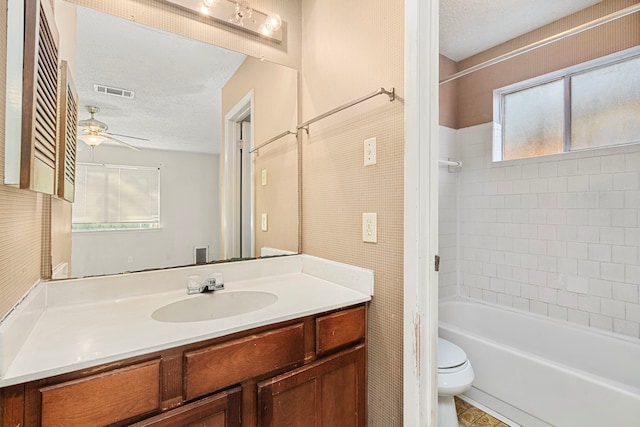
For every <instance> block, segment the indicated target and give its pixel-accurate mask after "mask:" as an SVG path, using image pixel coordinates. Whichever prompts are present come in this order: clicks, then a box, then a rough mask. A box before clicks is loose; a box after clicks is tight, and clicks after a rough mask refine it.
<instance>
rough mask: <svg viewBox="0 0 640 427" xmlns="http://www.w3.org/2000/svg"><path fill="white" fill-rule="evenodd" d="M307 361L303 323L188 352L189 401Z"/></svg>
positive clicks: (187, 380) (186, 394) (186, 376)
mask: <svg viewBox="0 0 640 427" xmlns="http://www.w3.org/2000/svg"><path fill="white" fill-rule="evenodd" d="M303 360H304V327H303V323H298V324H295V325H292V326H288V327H285V328H280V329H276V330H274V331H269V332H265V333H262V334H258V335H252V336H249V337H245V338H240V339H237V340H232V341H229V342H226V343H223V344H219V345H213V346H211V347H206V348H203V349H199V350H194V351H189V352H185V382H184V387H185V398H186V399H187V400H190V399H193V398H194V397H198V396H202V395H204V394H207V393H211V392H214V391H217V390H221V389H223V388H225V387H228V386H230V385H233V384H238V383H240V382H242V381H244V380H248V379H250V378H254V377H259V376H261V375H264V374H266V373H269V372H272V371H276V370H278V369H281V368H284V367H287V366H292V365H294V364H296V363H301V362H302V361H303Z"/></svg>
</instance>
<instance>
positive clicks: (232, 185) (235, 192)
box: [220, 89, 255, 259]
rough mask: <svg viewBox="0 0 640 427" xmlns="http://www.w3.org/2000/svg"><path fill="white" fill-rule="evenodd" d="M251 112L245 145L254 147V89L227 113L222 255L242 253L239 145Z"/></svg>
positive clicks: (250, 147) (223, 179)
mask: <svg viewBox="0 0 640 427" xmlns="http://www.w3.org/2000/svg"><path fill="white" fill-rule="evenodd" d="M248 116H251V121H250V122H249V126H250V129H251V132H250V138H249V141H244V143H245V146H244V148H243V149H246V150H249V151H250V150H253V140H254V136H253V135H254V122H255V115H254V100H253V89H252V90H250V91H249V92H248V93H247V94H246V95H245V96H244V97H242V99H241V100H240V101H238V102H237V103H236V105H234V106H233V107H232V108H231V109H230V110H229V112H227V113H226V114H225V116H224V144H223V146H222V153H221V156H220V174H221V180H222V183H223V185H222V195H221V200H220V202H221V203H220V205H221V207H222V221H221V223H222V224H221V226H222V229H221V235H222V239H221V241H220V243H221V248H220V253H221V255H222V259H229V258H233V257H239V256H240V255H241V252H240V250H241V244H240V241H239V235H240V233H239V230H240V227H242V224H240V223H239V220H238V217H239V215H240V209H239V206H240V191H239V190H240V180H239V179H238V174H239V170H238V162H239V161H241V159H240V156H239V155H238V150H237V149H236V144H237V141H238V140H239V136H240V135H239V126H238V125H239V124H240V122H242V121H243V120H244V119H245V118H247V117H248ZM250 176H251V186H250V188H251V189H250V192H251V200H255V195H254V191H255V189H254V171H253V168H251V174H250ZM254 205H255V204H254V203H251V227H250V228H251V230H255V224H254V222H255V212H254V210H255V206H254ZM254 234H255V233H253V232H252V233H251V246H252V247H255V235H254Z"/></svg>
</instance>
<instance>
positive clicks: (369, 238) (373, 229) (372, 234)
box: [362, 213, 378, 243]
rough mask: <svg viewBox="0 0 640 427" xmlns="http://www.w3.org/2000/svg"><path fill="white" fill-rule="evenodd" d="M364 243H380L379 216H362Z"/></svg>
mask: <svg viewBox="0 0 640 427" xmlns="http://www.w3.org/2000/svg"><path fill="white" fill-rule="evenodd" d="M362 241H363V242H367V243H378V214H375V213H363V214H362Z"/></svg>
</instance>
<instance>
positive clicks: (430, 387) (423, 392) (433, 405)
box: [403, 0, 439, 427]
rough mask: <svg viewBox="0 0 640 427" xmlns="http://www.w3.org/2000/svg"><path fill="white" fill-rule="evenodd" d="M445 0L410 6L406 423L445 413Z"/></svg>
mask: <svg viewBox="0 0 640 427" xmlns="http://www.w3.org/2000/svg"><path fill="white" fill-rule="evenodd" d="M438 14H439V2H438V1H437V0H426V1H425V0H405V89H404V94H405V110H404V114H405V154H404V254H405V256H404V299H403V301H404V313H403V314H404V316H403V317H404V319H403V330H404V332H403V335H404V347H403V350H404V352H403V378H404V381H403V423H404V425H405V426H412V427H413V426H436V425H437V414H438V380H437V345H438V340H437V338H438V273H437V272H436V271H435V268H434V261H435V260H434V258H435V256H436V254H437V251H438V156H439V130H438V128H439V120H438V114H439V113H438V111H439V99H438V97H439V95H438V90H439V89H438V73H439V64H438V63H439V17H438Z"/></svg>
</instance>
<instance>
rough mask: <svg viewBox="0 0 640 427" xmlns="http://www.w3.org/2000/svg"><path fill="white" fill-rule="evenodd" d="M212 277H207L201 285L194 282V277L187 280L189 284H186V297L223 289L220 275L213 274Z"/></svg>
mask: <svg viewBox="0 0 640 427" xmlns="http://www.w3.org/2000/svg"><path fill="white" fill-rule="evenodd" d="M212 276H213V277H209V278H208V279H205V280H204V281H203V282H201V283H197V282H196V281H195V280H194V279H195V277H196V276H191V277H190V278H189V283H188V284H187V295H192V294H199V293H204V292H213V291H220V290H222V289H224V283H222V274H219V273H217V274H216V273H214V275H212Z"/></svg>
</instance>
